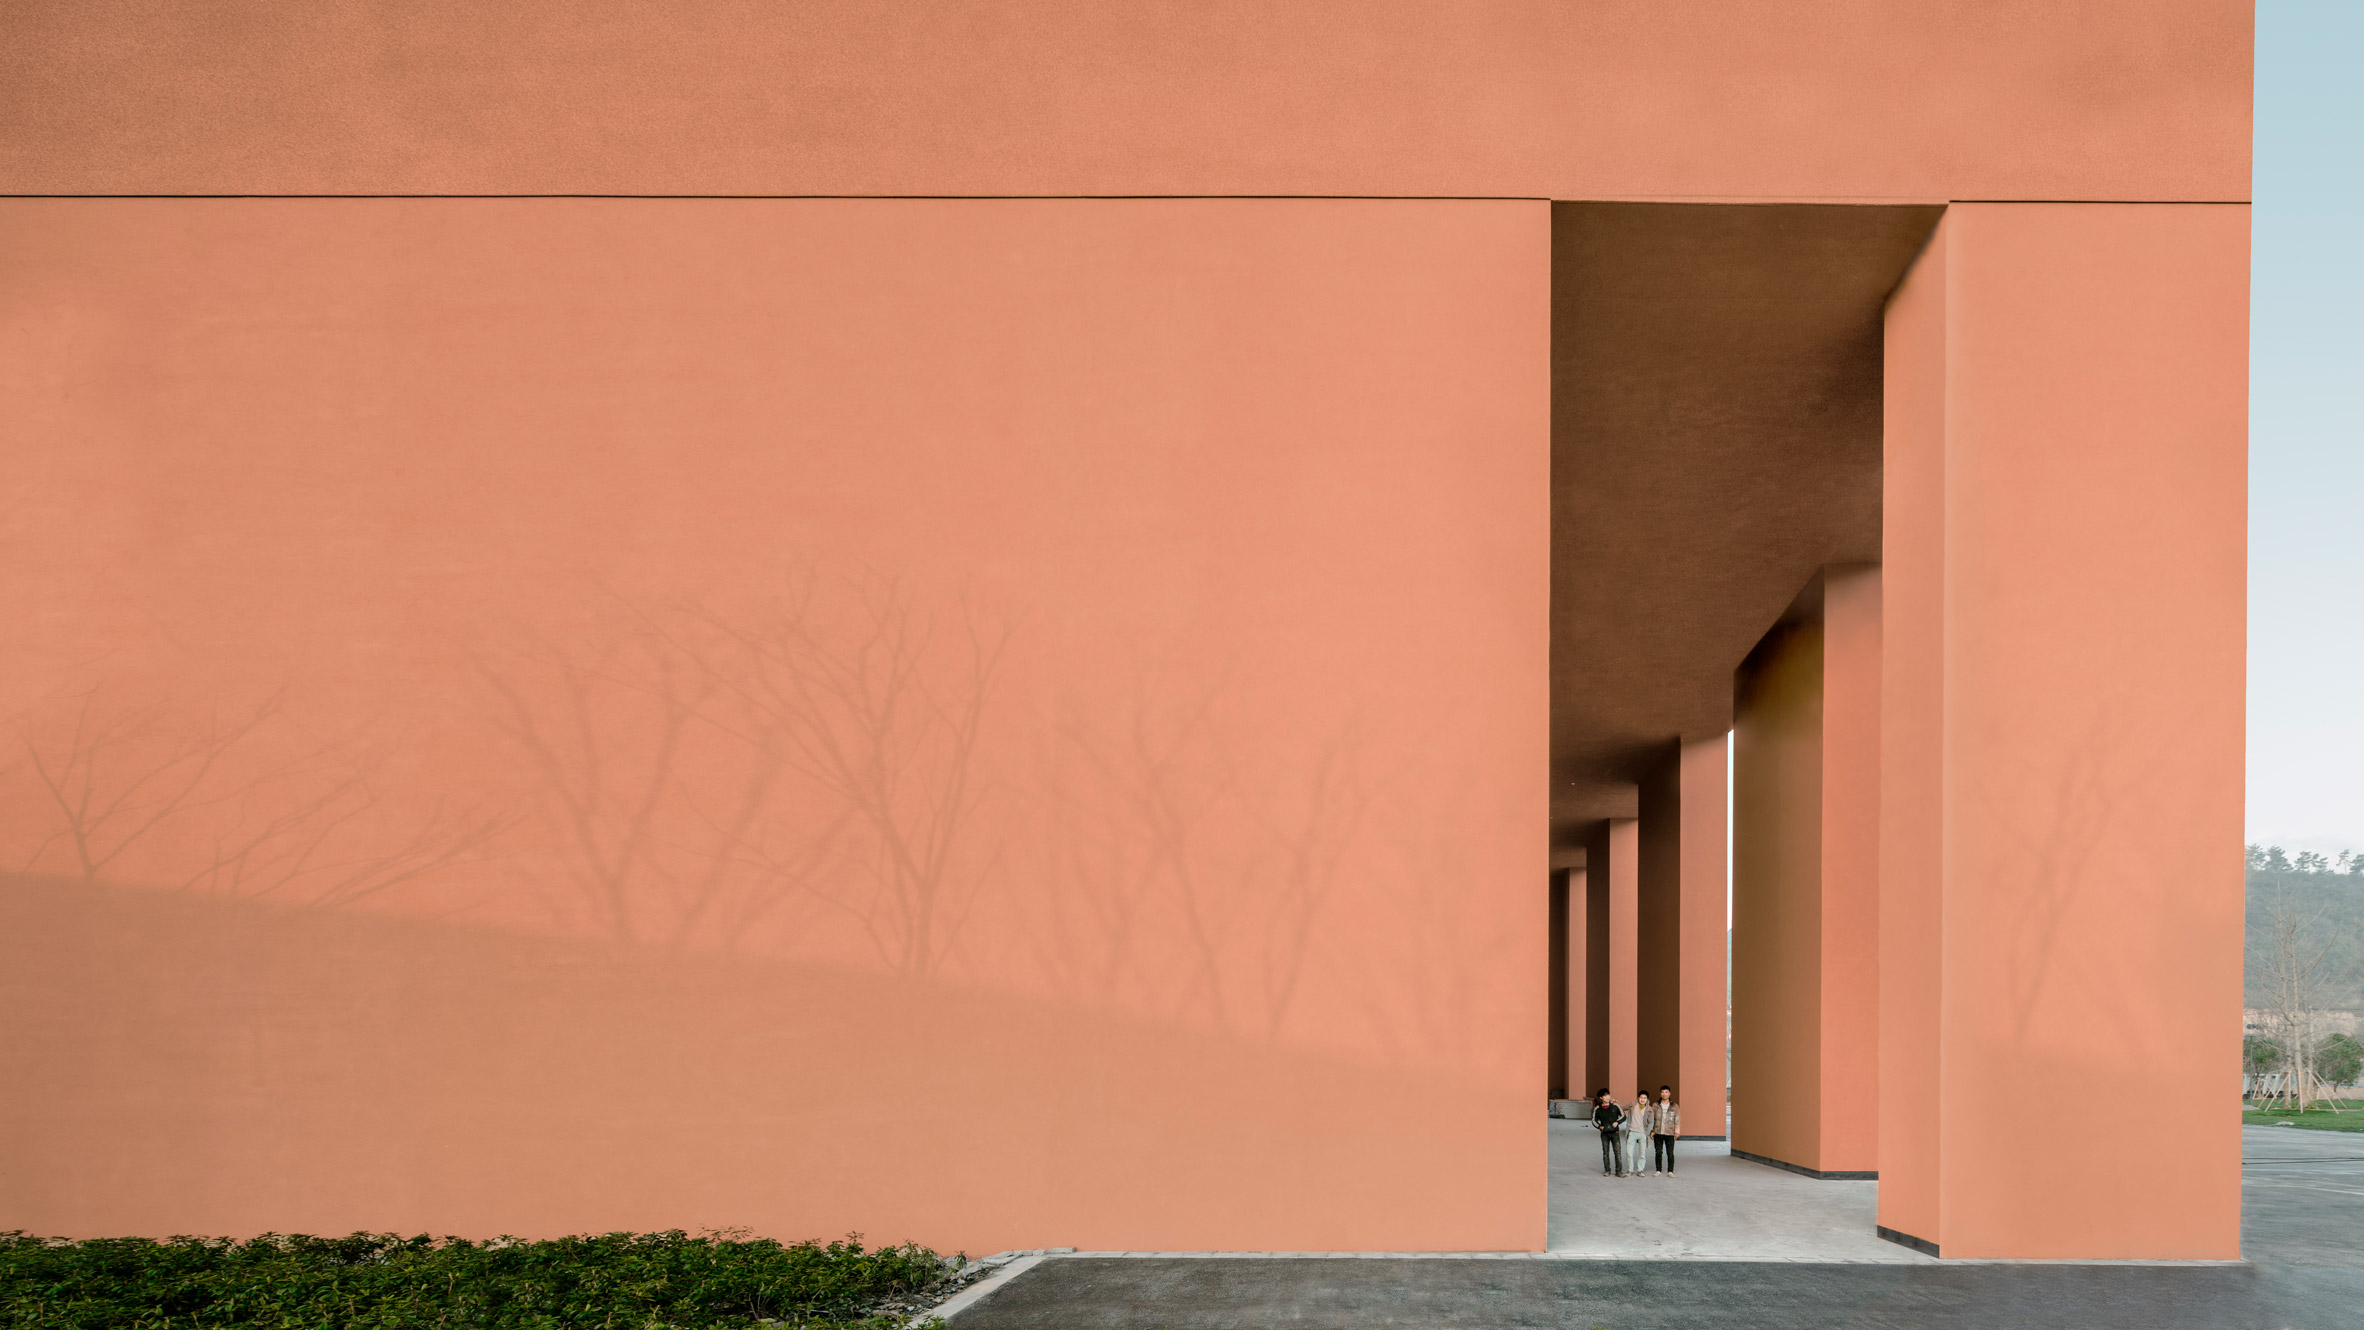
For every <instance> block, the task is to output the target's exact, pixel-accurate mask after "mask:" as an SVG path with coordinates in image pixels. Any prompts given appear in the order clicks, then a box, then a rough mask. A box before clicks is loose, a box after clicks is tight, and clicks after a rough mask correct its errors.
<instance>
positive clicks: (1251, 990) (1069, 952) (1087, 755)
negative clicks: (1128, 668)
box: [1033, 665, 1385, 1041]
mask: <svg viewBox="0 0 2364 1330" xmlns="http://www.w3.org/2000/svg"><path fill="white" fill-rule="evenodd" d="M1224 694H1225V688H1224V685H1223V684H1222V683H1221V682H1220V681H1218V682H1216V683H1212V684H1204V685H1197V686H1191V685H1188V684H1185V683H1181V682H1177V681H1175V680H1174V679H1173V678H1172V676H1171V675H1170V674H1169V673H1168V672H1165V671H1158V670H1152V669H1150V668H1147V667H1145V666H1140V665H1136V666H1135V668H1134V670H1133V671H1132V677H1131V679H1130V682H1129V687H1128V689H1127V691H1126V692H1125V694H1124V696H1123V698H1122V699H1121V701H1119V702H1117V703H1116V704H1114V705H1113V706H1106V707H1093V706H1087V705H1085V704H1083V703H1081V702H1080V701H1078V700H1077V699H1075V698H1074V697H1069V698H1068V699H1066V700H1065V702H1064V703H1063V704H1062V706H1061V707H1060V710H1059V712H1058V715H1057V718H1056V719H1055V720H1054V721H1052V722H1050V723H1049V724H1047V725H1046V726H1045V727H1044V734H1045V740H1046V743H1045V751H1044V753H1043V756H1042V758H1041V762H1040V779H1041V782H1042V790H1041V793H1040V797H1039V803H1040V805H1041V808H1042V816H1043V818H1044V819H1045V821H1044V827H1043V842H1044V843H1043V847H1042V853H1043V855H1044V864H1043V868H1042V873H1041V876H1040V882H1041V884H1042V890H1041V893H1040V894H1041V900H1040V902H1039V909H1040V911H1041V914H1042V926H1041V927H1039V928H1037V929H1035V930H1034V933H1033V940H1034V951H1035V956H1036V962H1037V964H1038V966H1039V968H1041V970H1042V971H1043V972H1044V973H1045V975H1046V976H1047V977H1048V978H1049V979H1050V981H1051V984H1052V987H1053V989H1054V990H1055V991H1058V992H1060V993H1062V994H1063V995H1064V996H1068V997H1071V998H1088V999H1091V1000H1094V1001H1098V1002H1100V1003H1103V1004H1107V1003H1112V1002H1120V1001H1121V1002H1126V1003H1130V1004H1134V1005H1135V1006H1136V1008H1137V1009H1138V1010H1140V1011H1142V1012H1143V1013H1144V1014H1147V1015H1151V1016H1155V1017H1159V1018H1163V1019H1183V1018H1192V1019H1196V1020H1199V1021H1203V1022H1204V1023H1205V1024H1206V1025H1207V1026H1208V1027H1209V1028H1212V1029H1215V1030H1219V1031H1223V1032H1225V1033H1231V1034H1239V1033H1252V1034H1256V1035H1261V1036H1262V1037H1263V1038H1264V1039H1266V1040H1267V1041H1272V1040H1278V1039H1279V1038H1280V1037H1281V1036H1282V1034H1283V1033H1284V1031H1285V1030H1286V1029H1287V1027H1288V1024H1289V1021H1290V1018H1291V1015H1292V1013H1293V1012H1294V1011H1295V1010H1296V1009H1297V1006H1298V1002H1299V999H1300V996H1301V994H1302V993H1303V991H1304V985H1305V983H1306V979H1307V975H1308V970H1309V966H1311V965H1312V963H1313V958H1314V954H1315V951H1316V949H1317V943H1319V942H1320V941H1321V939H1322V928H1321V924H1322V922H1323V918H1324V915H1325V912H1326V911H1327V910H1328V908H1329V907H1330V905H1331V904H1332V902H1333V900H1334V898H1335V897H1336V895H1337V893H1338V889H1339V886H1340V883H1341V881H1342V880H1343V879H1345V878H1346V877H1347V876H1348V875H1349V872H1350V869H1351V867H1352V865H1353V864H1354V862H1355V856H1356V854H1357V852H1358V850H1360V849H1361V848H1362V839H1363V832H1364V830H1365V823H1366V819H1367V815H1368V813H1369V810H1370V808H1371V806H1372V804H1373V801H1374V799H1375V798H1376V797H1377V792H1378V790H1379V789H1380V787H1382V786H1383V785H1384V784H1385V782H1384V779H1382V778H1375V777H1374V776H1373V775H1372V765H1373V764H1372V762H1371V760H1370V756H1369V748H1370V745H1369V742H1368V738H1367V735H1366V733H1365V730H1364V727H1363V726H1362V725H1361V724H1360V723H1359V721H1358V720H1357V719H1356V718H1355V717H1354V716H1352V715H1351V714H1350V715H1349V716H1348V717H1347V718H1346V719H1344V720H1343V721H1341V722H1340V723H1338V724H1337V725H1335V726H1334V727H1331V728H1330V729H1329V730H1328V731H1327V732H1326V733H1324V734H1323V735H1322V737H1321V738H1319V739H1318V740H1317V741H1316V742H1315V743H1314V744H1313V746H1312V750H1311V752H1310V753H1309V754H1306V755H1305V756H1304V757H1303V758H1302V759H1301V760H1299V759H1298V757H1297V754H1296V753H1295V752H1294V751H1291V749H1290V747H1288V746H1285V745H1283V744H1281V743H1280V741H1279V739H1278V738H1277V737H1276V736H1272V735H1270V734H1261V735H1259V738H1258V741H1257V742H1253V743H1243V742H1240V741H1238V740H1236V739H1235V738H1234V737H1233V734H1234V732H1235V730H1236V728H1237V725H1236V722H1234V721H1233V720H1231V719H1230V718H1229V717H1227V716H1226V715H1225V712H1224V706H1223V702H1224ZM1111 722H1113V723H1111ZM1169 939H1179V943H1178V944H1176V943H1174V942H1171V941H1169Z"/></svg>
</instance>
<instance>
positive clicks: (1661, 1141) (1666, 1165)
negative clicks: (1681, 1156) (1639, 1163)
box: [1650, 1136, 1675, 1173]
mask: <svg viewBox="0 0 2364 1330" xmlns="http://www.w3.org/2000/svg"><path fill="white" fill-rule="evenodd" d="M1674 1143H1675V1138H1674V1137H1672V1136H1652V1137H1651V1138H1650V1167H1652V1168H1663V1169H1665V1170H1666V1171H1667V1172H1669V1173H1672V1172H1674Z"/></svg>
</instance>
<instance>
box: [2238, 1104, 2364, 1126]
mask: <svg viewBox="0 0 2364 1330" xmlns="http://www.w3.org/2000/svg"><path fill="white" fill-rule="evenodd" d="M2332 1102H2333V1103H2335V1104H2337V1105H2338V1106H2339V1109H2340V1111H2339V1112H2337V1113H2334V1112H2332V1111H2331V1110H2330V1109H2327V1108H2315V1109H2309V1110H2308V1111H2306V1112H2304V1113H2291V1112H2287V1111H2281V1112H2271V1113H2259V1112H2254V1111H2251V1110H2248V1109H2244V1110H2242V1113H2241V1122H2242V1125H2244V1126H2250V1127H2278V1126H2282V1125H2283V1124H2285V1123H2287V1124H2288V1125H2290V1126H2293V1127H2307V1128H2311V1129H2313V1130H2315V1131H2357V1132H2364V1099H2338V1100H2333V1101H2332Z"/></svg>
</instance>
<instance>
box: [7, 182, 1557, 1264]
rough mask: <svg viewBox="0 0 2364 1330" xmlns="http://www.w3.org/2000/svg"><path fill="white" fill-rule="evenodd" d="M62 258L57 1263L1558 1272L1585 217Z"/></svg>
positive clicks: (39, 268) (53, 260) (44, 630)
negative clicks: (679, 1241)
mask: <svg viewBox="0 0 2364 1330" xmlns="http://www.w3.org/2000/svg"><path fill="white" fill-rule="evenodd" d="M0 235H5V237H6V244H5V253H6V256H7V257H6V259H5V261H4V262H5V285H4V286H0V293H4V295H0V300H4V304H0V330H4V333H0V335H4V336H5V339H6V350H5V353H4V354H0V375H4V376H5V377H4V378H0V394H4V396H0V410H4V411H5V414H6V416H7V418H8V419H9V421H10V422H11V433H12V436H13V441H12V443H11V445H10V448H11V457H10V465H9V467H8V468H7V475H6V481H5V484H6V488H7V492H6V496H5V505H6V507H7V509H8V511H9V513H10V528H9V530H10V534H9V545H8V549H7V552H6V558H5V560H0V616H4V618H5V621H6V622H7V623H9V624H11V625H13V628H12V630H11V636H12V637H13V639H14V641H13V643H12V649H11V662H10V668H9V670H8V672H7V674H6V676H5V678H6V695H5V696H4V697H0V709H4V711H5V714H6V715H7V717H8V720H9V733H8V744H9V751H8V753H7V756H6V758H5V760H4V761H5V766H4V768H0V770H4V774H0V780H4V781H5V794H4V796H0V863H5V864H6V865H7V868H8V870H9V875H8V876H7V877H6V878H5V879H0V909H4V910H5V916H4V917H0V976H5V978H0V985H4V988H5V993H6V995H7V1005H8V1007H9V1009H10V1010H11V1011H12V1012H14V1013H15V1015H14V1016H13V1017H12V1018H11V1019H10V1020H9V1021H8V1022H6V1023H5V1024H6V1029H7V1033H6V1034H5V1035H0V1040H5V1045H6V1054H5V1062H6V1064H7V1066H8V1068H9V1072H8V1075H7V1077H6V1078H5V1080H4V1081H0V1103H4V1105H5V1111H4V1118H5V1121H6V1122H7V1123H8V1124H9V1126H8V1130H7V1131H6V1132H5V1134H4V1139H5V1144H0V1177H5V1180H6V1181H5V1186H6V1190H7V1193H8V1206H7V1216H6V1217H7V1219H8V1221H9V1223H10V1224H11V1225H12V1226H23V1227H28V1228H31V1229H34V1230H37V1231H43V1232H57V1233H68V1234H95V1233H116V1232H139V1233H156V1234H162V1233H171V1232H192V1231H193V1232H213V1231H226V1232H242V1231H257V1230H261V1229H278V1230H281V1231H288V1230H297V1231H305V1230H309V1231H322V1232H343V1231H348V1230H350V1229H353V1228H373V1229H384V1228H391V1229H400V1230H405V1231H410V1230H416V1229H421V1228H430V1227H431V1228H433V1229H435V1230H436V1231H457V1232H468V1233H495V1232H514V1233H519V1234H550V1233H557V1232H565V1231H580V1230H586V1229H593V1230H596V1229H606V1228H640V1229H648V1228H666V1227H675V1226H689V1227H695V1226H698V1225H713V1226H731V1225H741V1226H747V1227H751V1228H754V1229H757V1230H759V1231H762V1232H765V1233H770V1234H777V1235H782V1236H790V1237H794V1236H805V1235H813V1234H829V1233H836V1232H843V1231H845V1230H847V1229H858V1230H861V1231H864V1232H866V1233H867V1234H869V1235H870V1236H871V1237H873V1238H874V1239H880V1240H900V1239H904V1238H911V1239H916V1240H919V1241H923V1242H928V1243H931V1244H934V1245H937V1246H939V1247H942V1248H945V1249H951V1248H959V1247H965V1248H967V1249H968V1250H970V1251H972V1252H978V1251H990V1250H995V1249H999V1248H1006V1247H1014V1246H1042V1245H1075V1246H1081V1247H1085V1248H1183V1249H1189V1248H1207V1247H1216V1246H1225V1247H1251V1248H1253V1247H1276V1246H1279V1247H1291V1248H1298V1247H1307V1246H1325V1247H1340V1248H1399V1249H1400V1248H1453V1247H1485V1248H1517V1247H1532V1246H1538V1245H1540V1240H1541V1236H1542V1235H1541V1223H1542V1214H1543V1211H1542V1205H1541V1193H1540V1186H1541V1179H1542V1174H1543V1167H1542V1149H1543V1137H1542V1133H1541V1132H1540V1131H1539V1130H1536V1128H1535V1122H1534V1119H1535V1117H1536V1113H1535V1104H1534V1102H1533V1101H1534V1099H1535V1097H1536V1096H1535V1093H1534V1081H1535V1074H1534V1069H1533V1067H1532V1065H1531V1063H1532V1062H1533V1059H1534V1054H1535V1050H1536V1049H1537V1048H1538V1047H1539V1046H1540V1045H1541V1043H1542V1040H1543V1019H1544V1013H1543V1010H1542V1006H1541V994H1540V990H1539V988H1538V987H1537V985H1536V984H1535V983H1534V982H1533V981H1532V976H1531V975H1530V974H1529V972H1528V970H1529V967H1526V966H1523V965H1520V964H1517V963H1515V958H1520V957H1524V956H1527V955H1529V954H1534V955H1540V954H1541V951H1542V946H1543V938H1542V930H1543V926H1544V920H1543V899H1542V895H1541V893H1540V892H1539V891H1538V890H1536V889H1535V887H1536V884H1537V883H1539V882H1540V881H1542V880H1543V875H1544V867H1543V865H1544V858H1543V856H1544V844H1543V841H1542V839H1541V837H1540V835H1539V833H1538V830H1537V829H1538V828H1540V827H1541V826H1542V825H1543V818H1544V812H1543V800H1544V797H1545V793H1546V791H1545V789H1544V788H1543V786H1542V784H1541V783H1540V782H1539V780H1538V779H1537V776H1538V773H1540V772H1541V771H1542V770H1543V766H1544V755H1543V744H1544V740H1545V735H1544V730H1543V727H1542V726H1541V725H1540V724H1539V723H1537V722H1538V720H1539V718H1540V717H1541V715H1542V714H1543V711H1544V707H1545V701H1544V696H1543V692H1544V686H1545V685H1544V668H1545V660H1544V655H1545V651H1544V634H1545V631H1546V616H1545V612H1544V610H1545V600H1546V585H1545V579H1546V577H1547V575H1548V573H1547V562H1548V560H1547V557H1546V541H1547V531H1546V526H1547V519H1546V503H1547V492H1548V483H1549V477H1548V474H1547V473H1548V451H1547V449H1548V441H1547V437H1546V435H1547V428H1548V427H1547V420H1546V411H1547V406H1548V400H1549V393H1548V390H1547V386H1546V382H1547V381H1546V374H1547V367H1546V352H1547V348H1546V345H1545V342H1546V336H1547V327H1548V320H1547V318H1546V313H1545V301H1546V299H1547V296H1548V263H1549V255H1548V244H1549V242H1548V223H1547V218H1546V208H1545V205H1543V204H1541V203H1523V202H1425V203H1413V202H1346V201H1335V202H1282V201H1271V202H1255V203H1247V202H1230V203H1215V202H1190V201H1135V202H1087V201H1066V202H1022V201H967V202H933V203H929V202H894V203H886V202H876V203H870V202H855V201H837V202H826V201H803V202H798V201H736V202H732V201H712V200H673V201H651V200H609V201H583V200H574V201H557V200H544V201H522V200H441V201H435V200H413V201H388V200H342V201H339V200H286V199H281V200H244V201H239V200H214V201H204V202H191V201H162V200H156V201H145V202H127V201H112V202H107V201H42V200H21V199H20V200H15V201H11V202H9V203H7V204H5V205H4V206H0ZM19 870H21V871H19ZM1381 1160H1383V1161H1385V1166H1384V1167H1374V1163H1375V1161H1381ZM1529 1201H1531V1202H1532V1203H1531V1204H1530V1203H1527V1202H1529Z"/></svg>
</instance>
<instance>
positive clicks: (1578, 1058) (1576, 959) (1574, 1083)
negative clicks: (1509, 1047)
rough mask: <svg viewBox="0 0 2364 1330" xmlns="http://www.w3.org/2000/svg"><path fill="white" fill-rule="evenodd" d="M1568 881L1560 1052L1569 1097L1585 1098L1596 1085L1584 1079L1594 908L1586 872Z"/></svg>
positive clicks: (1575, 873)
mask: <svg viewBox="0 0 2364 1330" xmlns="http://www.w3.org/2000/svg"><path fill="white" fill-rule="evenodd" d="M1566 881H1567V892H1568V914H1567V920H1566V925H1565V929H1566V931H1565V932H1564V933H1563V934H1562V943H1563V945H1564V946H1565V947H1566V949H1567V955H1568V985H1567V991H1566V993H1565V994H1564V1001H1565V1003H1566V1005H1565V1006H1564V1007H1563V1008H1562V1009H1561V1015H1562V1018H1563V1029H1564V1041H1563V1043H1562V1046H1561V1053H1562V1055H1563V1056H1564V1057H1565V1058H1566V1059H1567V1075H1568V1098H1570V1099H1582V1098H1584V1097H1585V1096H1586V1095H1588V1094H1591V1093H1592V1091H1593V1086H1592V1085H1591V1084H1590V1083H1587V1082H1586V1081H1585V1079H1584V1078H1585V1076H1586V1074H1587V1073H1588V1072H1589V1071H1590V1070H1591V1068H1590V1066H1589V1064H1588V1063H1587V1061H1586V1055H1585V1045H1586V1042H1587V1041H1588V1040H1589V1039H1590V1037H1591V1034H1592V1028H1591V1026H1590V1025H1589V1024H1588V1023H1587V1018H1586V1015H1585V1006H1586V1003H1585V999H1586V998H1587V997H1589V996H1591V988H1592V985H1591V983H1590V982H1589V981H1588V979H1587V978H1586V974H1587V968H1586V967H1587V965H1588V964H1589V958H1590V957H1591V955H1592V953H1591V951H1590V950H1589V949H1588V947H1587V944H1586V941H1585V927H1584V925H1585V922H1586V918H1587V916H1588V915H1589V914H1590V913H1591V906H1590V902H1589V898H1588V896H1587V890H1588V889H1587V888H1586V886H1585V881H1586V879H1585V870H1583V869H1581V868H1571V869H1569V870H1568V872H1567V875H1566Z"/></svg>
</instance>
